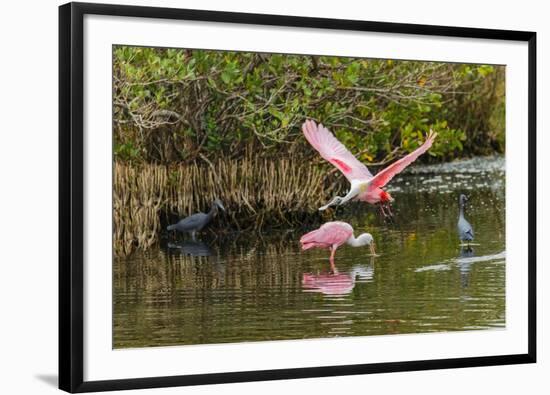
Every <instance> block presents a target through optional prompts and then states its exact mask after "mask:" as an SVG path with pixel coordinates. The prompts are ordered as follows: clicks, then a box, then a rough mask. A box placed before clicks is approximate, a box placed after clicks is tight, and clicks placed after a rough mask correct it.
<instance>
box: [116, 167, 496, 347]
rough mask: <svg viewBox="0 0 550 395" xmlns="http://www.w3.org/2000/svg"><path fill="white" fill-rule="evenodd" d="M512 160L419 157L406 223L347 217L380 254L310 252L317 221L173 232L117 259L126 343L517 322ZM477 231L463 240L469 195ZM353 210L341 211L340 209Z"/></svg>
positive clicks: (408, 184) (399, 189)
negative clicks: (510, 239) (461, 223)
mask: <svg viewBox="0 0 550 395" xmlns="http://www.w3.org/2000/svg"><path fill="white" fill-rule="evenodd" d="M503 172H504V159H503V158H499V157H497V158H489V159H487V158H476V159H473V160H468V161H462V162H456V163H451V164H445V165H436V166H417V167H415V168H413V169H411V171H409V172H408V173H406V174H404V175H402V176H400V177H399V178H396V179H395V180H394V181H393V182H392V188H391V189H390V192H391V193H392V195H393V196H394V197H398V199H396V201H397V202H398V204H396V205H395V207H394V211H395V217H396V224H393V225H385V224H384V223H382V221H381V220H380V218H379V217H378V214H377V212H376V209H367V210H365V209H364V207H360V206H358V205H355V206H354V205H351V206H350V207H349V208H348V209H346V210H342V211H339V213H338V216H339V218H341V219H342V220H345V221H347V222H349V223H350V224H352V225H353V226H354V228H355V232H356V233H361V232H363V231H368V232H369V233H372V234H373V236H374V238H375V240H376V243H377V251H378V252H379V253H380V256H378V257H371V256H368V249H354V248H347V247H343V248H341V249H339V250H338V254H337V256H336V268H337V272H336V273H331V272H330V266H329V263H328V254H327V253H326V251H322V250H310V251H306V252H302V251H300V248H299V243H298V240H299V237H300V235H301V234H303V232H304V231H306V230H309V229H289V230H288V231H286V232H279V233H277V234H270V235H269V236H267V235H261V234H253V235H251V234H244V233H242V234H234V235H231V237H225V238H223V239H220V238H217V237H216V236H215V235H212V234H211V235H205V236H203V237H202V242H191V241H185V242H184V241H181V240H179V241H171V242H168V241H167V240H165V242H164V243H163V244H162V245H161V246H160V247H158V248H157V249H152V250H150V251H148V252H146V253H134V254H133V255H131V256H130V257H128V258H119V259H117V260H116V261H115V265H114V333H113V336H114V346H115V348H125V347H144V346H167V345H181V344H205V343H226V342H242V341H264V340H278V339H304V338H322V337H333V336H365V335H386V334H398V333H423V332H435V331H456V330H473V329H488V328H503V327H504V326H505V288H504V287H505V201H504V197H505V188H504V173H503ZM460 192H464V193H466V194H467V195H468V197H469V199H470V200H469V207H468V210H467V212H466V214H467V215H466V216H467V218H468V220H469V221H470V223H471V224H472V226H473V227H474V229H475V231H476V243H477V244H478V245H475V246H473V247H472V251H468V250H466V249H461V248H460V247H459V243H458V239H457V233H456V220H457V214H458V205H457V199H458V194H459V193H460ZM338 210H341V209H338Z"/></svg>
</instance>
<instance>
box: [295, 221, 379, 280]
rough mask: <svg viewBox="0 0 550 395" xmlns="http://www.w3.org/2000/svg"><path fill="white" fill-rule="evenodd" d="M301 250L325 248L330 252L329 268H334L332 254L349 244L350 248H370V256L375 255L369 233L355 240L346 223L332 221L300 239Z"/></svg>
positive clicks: (350, 228)
mask: <svg viewBox="0 0 550 395" xmlns="http://www.w3.org/2000/svg"><path fill="white" fill-rule="evenodd" d="M300 243H301V244H302V250H309V249H310V248H326V249H329V250H330V266H331V268H333V270H334V268H335V266H334V254H336V250H337V249H338V247H340V246H341V245H343V244H349V245H350V246H352V247H362V246H366V245H368V246H370V252H371V254H373V255H375V254H376V252H375V250H374V240H373V238H372V235H371V234H370V233H363V234H361V235H360V236H359V237H357V238H355V236H354V235H353V227H352V226H351V225H350V224H348V223H347V222H342V221H333V222H327V223H325V224H323V225H321V227H320V228H319V229H316V230H313V231H311V232H309V233H306V234H305V235H303V236H302V237H301V238H300Z"/></svg>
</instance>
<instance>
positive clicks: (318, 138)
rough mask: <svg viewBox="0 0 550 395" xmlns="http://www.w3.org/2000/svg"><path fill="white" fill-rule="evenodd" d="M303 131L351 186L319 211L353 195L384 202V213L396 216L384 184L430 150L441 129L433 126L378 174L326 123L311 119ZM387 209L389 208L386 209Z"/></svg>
mask: <svg viewBox="0 0 550 395" xmlns="http://www.w3.org/2000/svg"><path fill="white" fill-rule="evenodd" d="M302 131H303V132H304V136H305V137H306V139H307V141H309V143H310V144H311V145H312V147H313V148H315V149H316V150H317V151H319V154H321V156H322V157H323V158H324V159H325V160H327V161H328V162H330V163H332V164H333V165H334V166H335V167H336V168H337V169H338V170H340V171H341V172H342V174H344V176H345V177H346V178H347V179H348V180H349V182H350V184H351V187H350V190H349V192H348V194H347V195H346V196H343V197H340V196H336V197H334V198H333V199H332V200H331V201H330V202H329V203H328V204H326V205H324V206H323V207H321V208H319V211H322V210H326V209H327V208H329V207H330V206H336V205H342V204H344V203H346V202H348V201H350V200H352V199H355V200H361V201H364V202H367V203H370V204H380V211H381V212H382V215H383V216H384V217H387V216H390V217H391V216H392V212H391V208H390V203H391V202H392V201H393V198H392V197H391V196H390V194H389V193H388V192H386V191H384V190H383V189H382V188H383V187H384V186H385V185H386V184H387V183H388V182H390V181H391V179H392V178H393V177H394V176H395V175H396V174H398V173H400V172H401V171H403V170H404V169H405V168H406V167H407V166H408V165H410V164H411V163H412V162H414V161H415V160H416V158H418V157H419V156H420V155H422V154H423V153H424V152H426V151H427V150H428V149H429V148H430V147H431V146H432V143H433V141H434V139H435V138H436V136H437V133H434V132H433V131H431V130H430V134H429V135H428V137H427V138H426V141H425V142H424V144H422V145H421V146H420V147H418V148H417V149H416V150H415V151H413V152H411V153H410V154H408V155H407V156H405V157H403V158H401V159H399V160H398V161H396V162H394V163H392V164H391V165H389V166H388V167H386V168H385V169H383V170H381V171H379V172H378V173H377V174H376V175H375V176H373V175H372V173H371V172H370V171H369V169H367V166H365V165H364V164H363V163H361V162H359V160H358V159H357V158H356V157H355V156H353V154H352V153H351V152H349V151H348V150H347V149H346V147H345V146H344V145H343V144H342V143H341V142H340V141H338V139H336V137H334V135H333V134H332V133H331V132H330V130H328V129H327V128H325V127H324V126H323V125H322V124H319V125H317V124H316V123H315V122H314V121H311V120H307V121H305V122H304V124H303V125H302ZM386 211H387V212H386Z"/></svg>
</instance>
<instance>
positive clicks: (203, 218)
mask: <svg viewBox="0 0 550 395" xmlns="http://www.w3.org/2000/svg"><path fill="white" fill-rule="evenodd" d="M218 209H222V210H223V211H225V208H224V207H223V204H222V202H221V200H220V199H215V200H214V201H213V202H212V206H211V208H210V211H209V212H208V213H207V214H205V213H197V214H193V215H190V216H189V217H187V218H184V219H181V220H179V222H178V223H176V224H173V225H169V226H168V227H167V228H166V229H167V230H168V231H171V230H176V231H178V232H181V233H185V232H188V233H189V234H191V237H192V238H193V240H195V234H196V233H197V232H200V231H201V230H202V229H203V228H204V227H205V226H206V225H208V223H209V222H210V221H212V218H214V216H215V215H216V214H217V213H218Z"/></svg>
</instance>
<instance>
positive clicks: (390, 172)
mask: <svg viewBox="0 0 550 395" xmlns="http://www.w3.org/2000/svg"><path fill="white" fill-rule="evenodd" d="M436 136H437V133H434V132H432V131H431V130H430V134H429V135H428V138H427V139H426V141H425V142H424V144H422V145H421V146H420V147H418V148H417V149H416V150H414V151H413V152H411V153H410V154H408V155H407V156H405V157H403V158H401V159H399V160H398V161H397V162H394V163H392V164H391V165H389V166H388V167H386V168H385V169H384V170H381V171H380V172H379V173H377V174H376V175H375V176H374V178H373V179H372V180H371V181H370V183H371V185H372V186H373V187H378V188H382V187H383V186H384V185H386V184H387V183H388V182H390V181H391V179H392V178H393V177H394V176H395V175H396V174H399V173H400V172H402V171H403V170H404V169H405V168H406V167H407V166H408V165H410V164H411V163H412V162H414V161H415V160H416V159H417V158H418V157H419V156H420V155H422V154H423V153H424V152H426V151H427V150H428V149H430V147H431V146H432V143H433V141H434V139H435V138H436Z"/></svg>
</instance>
